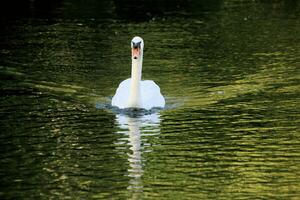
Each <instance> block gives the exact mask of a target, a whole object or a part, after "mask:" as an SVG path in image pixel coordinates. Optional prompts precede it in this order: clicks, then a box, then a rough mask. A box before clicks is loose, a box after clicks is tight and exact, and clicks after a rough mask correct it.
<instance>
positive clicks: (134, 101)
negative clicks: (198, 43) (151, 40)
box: [111, 37, 165, 110]
mask: <svg viewBox="0 0 300 200" xmlns="http://www.w3.org/2000/svg"><path fill="white" fill-rule="evenodd" d="M143 49H144V41H143V39H142V38H141V37H134V38H133V39H132V41H131V55H132V57H131V60H132V65H131V78H129V79H126V80H124V81H122V82H121V83H120V85H119V87H118V89H117V91H116V94H115V96H114V97H113V98H112V102H111V104H112V106H117V107H119V108H121V109H124V108H144V109H147V110H149V109H151V108H153V107H162V108H163V107H164V106H165V98H164V97H163V96H162V94H161V93H160V88H159V86H158V85H157V84H156V83H155V82H154V81H152V80H145V81H142V80H141V78H142V63H143Z"/></svg>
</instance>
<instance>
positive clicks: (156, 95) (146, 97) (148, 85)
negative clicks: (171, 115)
mask: <svg viewBox="0 0 300 200" xmlns="http://www.w3.org/2000/svg"><path fill="white" fill-rule="evenodd" d="M141 95H142V102H143V108H145V109H151V108H153V107H162V108H163V107H164V106H165V98H164V97H163V96H162V94H161V93H160V88H159V86H158V85H157V84H156V83H155V82H154V81H151V80H146V81H142V84H141Z"/></svg>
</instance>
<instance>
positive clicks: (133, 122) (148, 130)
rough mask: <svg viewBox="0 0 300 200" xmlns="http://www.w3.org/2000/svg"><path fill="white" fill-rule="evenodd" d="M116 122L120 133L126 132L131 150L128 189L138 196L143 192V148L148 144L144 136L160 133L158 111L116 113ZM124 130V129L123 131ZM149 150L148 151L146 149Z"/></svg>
mask: <svg viewBox="0 0 300 200" xmlns="http://www.w3.org/2000/svg"><path fill="white" fill-rule="evenodd" d="M117 122H118V123H119V126H120V128H121V129H123V131H122V133H123V134H124V133H125V134H128V142H129V143H128V144H129V145H130V150H131V152H130V153H129V154H128V162H129V168H128V176H129V177H130V181H129V186H128V187H127V189H128V190H131V191H132V192H133V195H134V196H133V197H136V198H138V194H139V193H141V192H143V182H142V176H143V173H144V171H143V161H145V160H144V159H143V158H142V152H143V151H144V150H143V148H144V147H147V146H149V145H150V144H149V143H148V142H147V140H146V139H145V138H143V137H144V136H147V135H156V134H159V133H160V129H159V124H160V117H159V114H158V113H153V114H151V115H144V116H141V117H129V116H126V115H117ZM124 130H126V131H125V132H124ZM148 152H149V151H148Z"/></svg>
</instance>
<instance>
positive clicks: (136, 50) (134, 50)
mask: <svg viewBox="0 0 300 200" xmlns="http://www.w3.org/2000/svg"><path fill="white" fill-rule="evenodd" d="M131 52H132V58H133V59H137V58H138V57H139V56H140V48H138V47H133V48H132V51H131Z"/></svg>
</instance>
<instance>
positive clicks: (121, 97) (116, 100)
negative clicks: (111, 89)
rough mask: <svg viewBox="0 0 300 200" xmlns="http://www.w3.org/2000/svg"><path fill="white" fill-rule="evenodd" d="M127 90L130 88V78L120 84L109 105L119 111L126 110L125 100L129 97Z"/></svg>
mask: <svg viewBox="0 0 300 200" xmlns="http://www.w3.org/2000/svg"><path fill="white" fill-rule="evenodd" d="M129 88H130V78H129V79H126V80H124V81H122V82H121V83H120V85H119V87H118V89H117V91H116V94H115V95H114V96H113V98H112V101H111V105H112V106H117V107H119V108H121V109H123V108H126V106H127V99H128V97H129Z"/></svg>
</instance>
